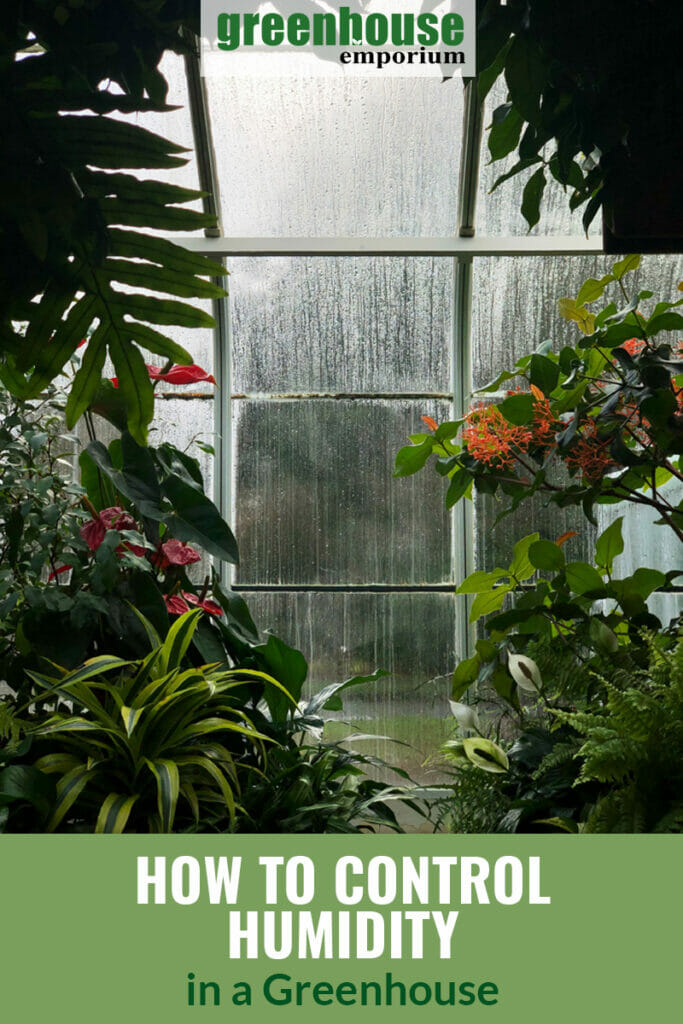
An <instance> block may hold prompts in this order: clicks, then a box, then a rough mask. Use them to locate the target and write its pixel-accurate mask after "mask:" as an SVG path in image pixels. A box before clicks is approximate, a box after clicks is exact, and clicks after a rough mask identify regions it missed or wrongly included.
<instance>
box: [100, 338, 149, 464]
mask: <svg viewBox="0 0 683 1024" xmlns="http://www.w3.org/2000/svg"><path fill="white" fill-rule="evenodd" d="M109 352H110V353H111V357H112V360H113V363H114V367H115V368H116V373H117V375H118V379H119V387H120V388H121V390H122V393H123V394H124V396H125V399H126V408H127V415H128V429H129V431H130V432H131V434H132V435H133V437H134V438H135V440H136V441H137V442H138V444H141V445H146V444H147V426H148V424H149V423H151V422H152V418H153V416H154V388H153V387H152V382H151V380H150V379H149V374H148V372H147V367H146V366H145V362H144V360H143V358H142V355H141V354H140V350H139V349H137V348H136V347H135V346H134V345H131V343H130V342H129V341H122V340H121V339H120V338H118V337H116V335H114V334H111V335H110V338H109Z"/></svg>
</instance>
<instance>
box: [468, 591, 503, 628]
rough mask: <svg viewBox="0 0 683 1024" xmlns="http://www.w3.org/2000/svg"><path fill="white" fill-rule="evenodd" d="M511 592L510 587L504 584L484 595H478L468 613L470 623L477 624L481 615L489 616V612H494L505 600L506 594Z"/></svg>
mask: <svg viewBox="0 0 683 1024" xmlns="http://www.w3.org/2000/svg"><path fill="white" fill-rule="evenodd" d="M510 590H511V587H509V586H507V585H506V584H501V586H499V587H496V589H495V590H491V591H489V592H487V593H484V594H478V595H477V596H476V597H475V599H474V601H473V602H472V610H471V612H470V622H478V620H479V619H480V618H481V617H482V616H483V615H489V614H490V613H491V612H496V611H498V609H499V608H500V607H501V606H502V604H503V601H504V600H505V596H506V594H508V593H509V592H510Z"/></svg>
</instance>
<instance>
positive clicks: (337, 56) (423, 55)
mask: <svg viewBox="0 0 683 1024" xmlns="http://www.w3.org/2000/svg"><path fill="white" fill-rule="evenodd" d="M475 71H476V69H475V0H441V2H438V3H437V2H436V0H346V2H342V3H335V2H334V0H329V2H328V0H267V2H262V0H202V73H203V74H204V75H205V76H207V77H217V76H220V77H224V76H229V77H235V76H238V77H241V76H245V75H246V76H249V77H264V76H292V77H308V76H327V77H329V76H334V75H336V76H340V75H341V76H344V77H356V78H358V77H360V78H374V77H377V76H379V77H383V78H386V77H389V76H391V77H401V78H405V77H438V78H452V77H454V76H458V77H465V78H470V77H472V76H474V74H475Z"/></svg>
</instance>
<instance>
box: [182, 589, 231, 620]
mask: <svg viewBox="0 0 683 1024" xmlns="http://www.w3.org/2000/svg"><path fill="white" fill-rule="evenodd" d="M183 597H184V598H185V600H186V601H187V603H188V604H192V605H194V606H195V608H201V609H202V610H203V611H205V612H208V613H209V615H222V614H223V609H222V608H221V606H220V605H219V604H216V602H215V601H209V600H208V599H207V598H205V599H204V600H203V601H200V600H199V598H198V597H197V595H196V594H190V593H189V592H188V591H187V590H183Z"/></svg>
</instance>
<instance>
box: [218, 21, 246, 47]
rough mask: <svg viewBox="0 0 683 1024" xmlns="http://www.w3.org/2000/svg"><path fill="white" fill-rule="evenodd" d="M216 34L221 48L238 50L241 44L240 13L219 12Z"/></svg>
mask: <svg viewBox="0 0 683 1024" xmlns="http://www.w3.org/2000/svg"><path fill="white" fill-rule="evenodd" d="M216 35H217V42H218V49H219V50H236V49H237V47H238V46H239V45H240V16H239V14H219V15H218V21H217V23H216Z"/></svg>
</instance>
